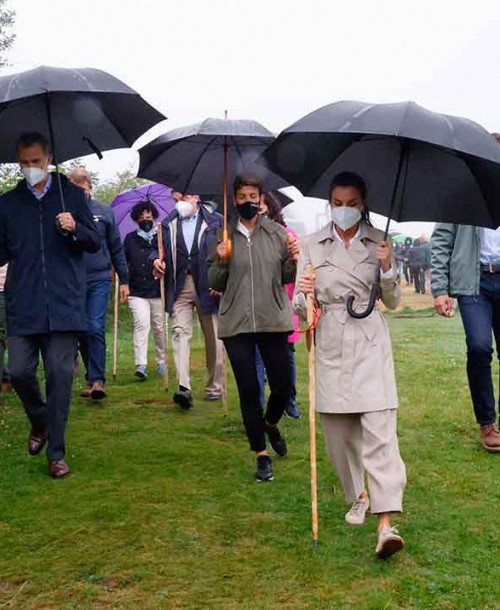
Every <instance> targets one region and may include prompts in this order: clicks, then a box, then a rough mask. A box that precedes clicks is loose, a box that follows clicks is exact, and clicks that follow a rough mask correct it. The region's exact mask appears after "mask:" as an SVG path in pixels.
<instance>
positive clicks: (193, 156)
mask: <svg viewBox="0 0 500 610" xmlns="http://www.w3.org/2000/svg"><path fill="white" fill-rule="evenodd" d="M273 140H274V134H272V133H271V132H270V131H269V130H267V129H266V128H265V127H264V126H262V125H261V124H260V123H258V122H257V121H252V120H246V119H240V120H236V119H217V118H208V119H205V120H204V121H202V122H201V123H196V124H194V125H188V126H187V127H180V128H178V129H173V130H171V131H169V132H167V133H165V134H163V135H161V136H160V137H158V138H156V139H155V140H153V141H152V142H150V143H149V144H146V145H145V146H144V147H143V148H141V149H140V150H139V155H140V165H139V172H138V175H139V176H140V177H141V178H148V179H149V180H153V181H155V182H160V183H162V184H166V185H168V186H170V187H172V188H173V189H175V190H177V191H179V192H181V193H211V194H212V195H223V194H224V180H223V171H224V150H225V149H226V154H227V181H228V184H229V185H230V186H232V182H233V180H234V178H235V177H236V175H237V174H239V173H241V172H252V173H255V174H258V175H259V176H260V177H261V178H262V179H263V180H264V189H265V190H271V189H275V188H280V187H283V186H287V182H286V181H285V180H283V179H282V178H281V177H279V176H276V175H275V174H273V173H272V172H270V171H269V170H266V168H265V167H263V166H262V165H258V164H256V163H254V161H255V159H256V158H257V157H258V156H259V155H260V154H261V153H262V152H263V151H264V150H265V149H266V148H267V147H268V146H269V144H270V143H271V142H272V141H273Z"/></svg>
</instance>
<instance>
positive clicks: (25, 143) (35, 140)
mask: <svg viewBox="0 0 500 610" xmlns="http://www.w3.org/2000/svg"><path fill="white" fill-rule="evenodd" d="M35 144H39V145H40V146H41V147H42V148H43V152H44V153H45V154H48V153H49V141H48V140H47V138H46V137H45V136H44V135H42V134H41V133H38V131H27V132H26V133H22V134H21V135H20V136H19V138H18V139H17V142H16V150H19V149H20V148H30V147H31V146H34V145H35Z"/></svg>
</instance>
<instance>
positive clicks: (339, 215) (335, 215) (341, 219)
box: [330, 205, 361, 231]
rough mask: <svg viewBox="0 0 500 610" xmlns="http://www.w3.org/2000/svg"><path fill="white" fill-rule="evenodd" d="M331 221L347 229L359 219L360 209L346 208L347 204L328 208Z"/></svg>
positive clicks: (343, 229)
mask: <svg viewBox="0 0 500 610" xmlns="http://www.w3.org/2000/svg"><path fill="white" fill-rule="evenodd" d="M330 214H331V216H332V220H333V222H334V223H335V224H336V225H337V226H338V227H340V228H341V229H342V231H347V230H348V229H350V228H351V227H353V226H354V225H356V224H357V223H358V222H359V221H360V220H361V211H360V210H359V209H358V208H348V207H347V206H344V205H342V206H335V207H333V208H330Z"/></svg>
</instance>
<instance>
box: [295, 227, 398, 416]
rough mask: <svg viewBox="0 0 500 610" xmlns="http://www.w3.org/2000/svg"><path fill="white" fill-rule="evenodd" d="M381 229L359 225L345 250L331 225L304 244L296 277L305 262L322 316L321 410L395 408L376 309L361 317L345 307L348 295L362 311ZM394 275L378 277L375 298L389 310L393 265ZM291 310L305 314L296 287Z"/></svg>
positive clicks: (394, 299)
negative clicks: (313, 277)
mask: <svg viewBox="0 0 500 610" xmlns="http://www.w3.org/2000/svg"><path fill="white" fill-rule="evenodd" d="M382 239H383V232H382V231H379V230H378V229H375V228H373V227H370V226H369V225H367V224H365V223H362V224H361V233H360V238H359V239H355V240H352V241H351V243H350V244H349V247H348V248H346V247H345V245H344V244H343V243H342V242H339V241H338V240H335V239H334V238H333V233H332V223H329V224H328V225H327V226H326V227H325V228H324V229H322V230H321V231H319V232H318V233H315V234H313V235H311V236H309V237H308V238H307V240H306V241H305V243H303V244H302V247H301V254H300V258H299V264H298V270H297V280H298V279H299V278H300V277H301V275H302V274H303V272H304V270H305V268H306V266H307V265H309V264H310V265H312V267H313V269H314V273H315V274H316V298H317V300H318V302H319V304H320V306H321V317H320V320H319V323H318V327H317V329H316V409H317V410H318V411H319V412H321V413H366V412H370V411H382V410H384V409H395V408H396V407H397V406H398V398H397V389H396V379H395V374H394V362H393V358H392V349H391V339H390V336H389V330H388V328H387V323H386V321H385V319H384V317H383V316H382V314H381V313H380V312H379V311H378V309H377V308H375V309H374V310H373V312H372V313H371V314H370V315H369V316H368V317H367V318H364V319H355V318H352V317H351V316H350V315H349V314H348V312H347V309H346V301H347V299H348V298H349V296H351V295H353V296H354V297H355V309H357V310H361V311H362V310H364V309H365V307H366V304H367V302H368V299H369V296H370V288H371V286H372V284H373V280H374V277H375V271H376V269H377V264H378V260H377V258H376V254H375V250H376V247H377V244H378V243H379V242H381V241H382ZM392 269H393V270H394V273H393V275H391V276H390V277H386V278H382V279H381V281H380V284H381V287H380V295H379V298H381V299H382V302H383V303H384V304H385V305H386V306H387V307H389V308H391V309H393V308H395V307H396V306H397V304H398V302H399V298H400V289H399V281H398V278H397V275H396V271H395V270H396V263H395V261H394V260H393V262H392ZM293 304H294V308H295V311H296V312H297V313H298V314H299V315H300V316H301V317H302V318H305V317H306V299H305V296H304V294H303V293H301V292H300V291H298V288H296V290H295V295H294V302H293Z"/></svg>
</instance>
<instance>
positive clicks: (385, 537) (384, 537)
mask: <svg viewBox="0 0 500 610" xmlns="http://www.w3.org/2000/svg"><path fill="white" fill-rule="evenodd" d="M404 545H405V543H404V540H403V539H402V538H401V536H400V535H399V532H398V530H397V528H395V527H388V528H387V529H385V530H382V531H381V532H380V533H379V535H378V543H377V547H376V548H375V553H376V554H377V555H378V557H380V559H387V558H388V557H390V556H391V555H394V553H397V552H398V551H401V550H402V549H403V548H404Z"/></svg>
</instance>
